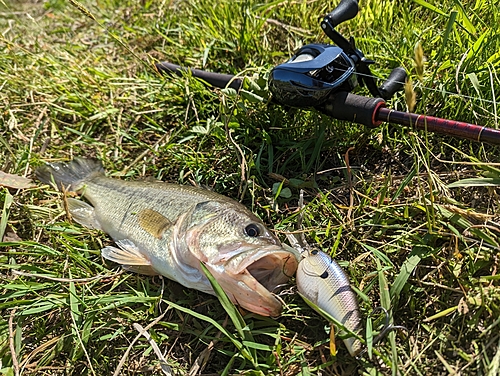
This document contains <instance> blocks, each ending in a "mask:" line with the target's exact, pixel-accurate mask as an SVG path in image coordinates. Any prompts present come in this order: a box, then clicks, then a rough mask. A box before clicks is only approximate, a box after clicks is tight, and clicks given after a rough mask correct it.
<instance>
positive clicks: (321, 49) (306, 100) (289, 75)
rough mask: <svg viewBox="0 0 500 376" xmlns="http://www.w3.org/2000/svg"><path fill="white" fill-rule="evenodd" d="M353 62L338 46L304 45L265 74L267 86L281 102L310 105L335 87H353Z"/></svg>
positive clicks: (336, 88) (354, 85)
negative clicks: (267, 80)
mask: <svg viewBox="0 0 500 376" xmlns="http://www.w3.org/2000/svg"><path fill="white" fill-rule="evenodd" d="M355 69H356V68H355V64H354V62H353V61H352V60H351V58H350V57H349V56H348V55H347V54H346V53H345V52H344V51H343V50H342V49H341V48H340V47H337V46H333V45H328V44H308V45H306V46H304V47H302V48H301V49H299V50H298V51H297V52H296V53H295V55H293V56H292V58H291V59H290V60H289V61H287V62H286V63H283V64H280V65H278V66H277V67H275V68H274V69H273V70H272V71H271V73H270V76H269V89H270V90H271V92H272V93H273V96H274V98H275V99H276V100H277V101H278V102H279V103H281V104H284V105H288V106H292V107H314V106H318V105H319V104H321V103H323V102H324V101H325V100H326V99H327V98H328V96H329V95H330V94H331V93H332V92H333V91H336V90H343V91H348V92H350V91H351V90H353V89H354V88H355V87H356V86H357V84H358V83H357V80H356V76H355V75H354V72H355Z"/></svg>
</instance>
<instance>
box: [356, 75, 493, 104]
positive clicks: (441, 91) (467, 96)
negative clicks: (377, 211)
mask: <svg viewBox="0 0 500 376" xmlns="http://www.w3.org/2000/svg"><path fill="white" fill-rule="evenodd" d="M353 74H354V75H357V76H363V77H370V78H374V79H376V80H381V78H380V77H377V76H375V75H370V74H364V73H360V72H353ZM394 82H397V83H399V84H402V85H404V84H405V82H401V81H394ZM419 89H423V90H428V91H434V92H439V93H442V94H446V95H449V96H457V97H460V98H464V99H469V100H470V99H474V100H478V101H481V102H485V103H489V104H495V103H497V102H496V101H495V100H490V99H484V98H480V97H474V96H471V95H465V94H458V93H455V92H453V91H447V90H442V89H435V88H432V87H428V86H424V85H421V86H419Z"/></svg>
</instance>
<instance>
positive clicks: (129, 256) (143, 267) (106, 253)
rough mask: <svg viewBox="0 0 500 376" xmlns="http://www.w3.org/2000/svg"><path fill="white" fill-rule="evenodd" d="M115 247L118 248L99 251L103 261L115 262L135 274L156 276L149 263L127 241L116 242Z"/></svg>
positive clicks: (134, 246) (110, 247)
mask: <svg viewBox="0 0 500 376" xmlns="http://www.w3.org/2000/svg"><path fill="white" fill-rule="evenodd" d="M115 243H116V245H117V246H118V247H119V248H116V247H113V246H108V247H105V248H103V249H102V250H101V254H102V256H103V257H104V258H105V259H108V260H110V261H113V262H116V263H117V264H120V265H122V266H123V268H124V269H126V270H130V271H133V272H136V273H141V274H147V275H156V274H159V273H158V272H157V271H156V270H154V269H153V267H152V266H151V261H150V260H149V259H147V258H146V257H145V256H144V255H143V254H142V252H141V251H140V250H139V248H137V246H136V245H135V244H134V243H133V242H132V241H130V240H128V239H123V240H117V241H116V242H115Z"/></svg>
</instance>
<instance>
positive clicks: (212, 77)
mask: <svg viewBox="0 0 500 376" xmlns="http://www.w3.org/2000/svg"><path fill="white" fill-rule="evenodd" d="M155 65H156V68H157V69H158V71H160V72H161V73H167V74H176V75H181V74H182V72H187V71H190V72H191V74H192V75H193V76H194V77H196V78H200V79H202V80H204V81H206V82H207V83H209V84H210V85H212V86H215V87H218V88H221V89H224V88H225V87H231V88H233V89H235V90H239V89H240V88H241V86H242V85H243V80H242V79H240V78H235V77H234V76H233V75H232V74H221V73H214V72H206V71H202V70H200V69H194V68H184V67H181V66H180V65H176V64H172V63H169V62H167V61H163V62H160V63H156V64H155Z"/></svg>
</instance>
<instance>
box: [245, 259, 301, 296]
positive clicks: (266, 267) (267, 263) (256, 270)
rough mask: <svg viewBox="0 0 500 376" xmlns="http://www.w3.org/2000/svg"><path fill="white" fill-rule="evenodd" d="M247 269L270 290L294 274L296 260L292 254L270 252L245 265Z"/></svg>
mask: <svg viewBox="0 0 500 376" xmlns="http://www.w3.org/2000/svg"><path fill="white" fill-rule="evenodd" d="M246 269H247V271H248V272H249V273H250V274H251V275H252V276H253V277H254V278H255V279H256V280H257V281H258V282H259V283H260V284H261V285H262V286H264V287H265V288H266V290H268V291H270V292H272V291H274V290H275V289H276V288H277V287H278V286H280V285H282V284H284V283H286V282H288V280H289V279H290V277H292V276H293V275H294V274H295V270H296V269H297V261H296V259H295V257H294V256H293V255H292V254H287V255H282V254H270V255H267V256H264V257H262V258H260V259H258V260H257V261H255V262H253V263H252V264H250V265H248V266H247V268H246Z"/></svg>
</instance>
